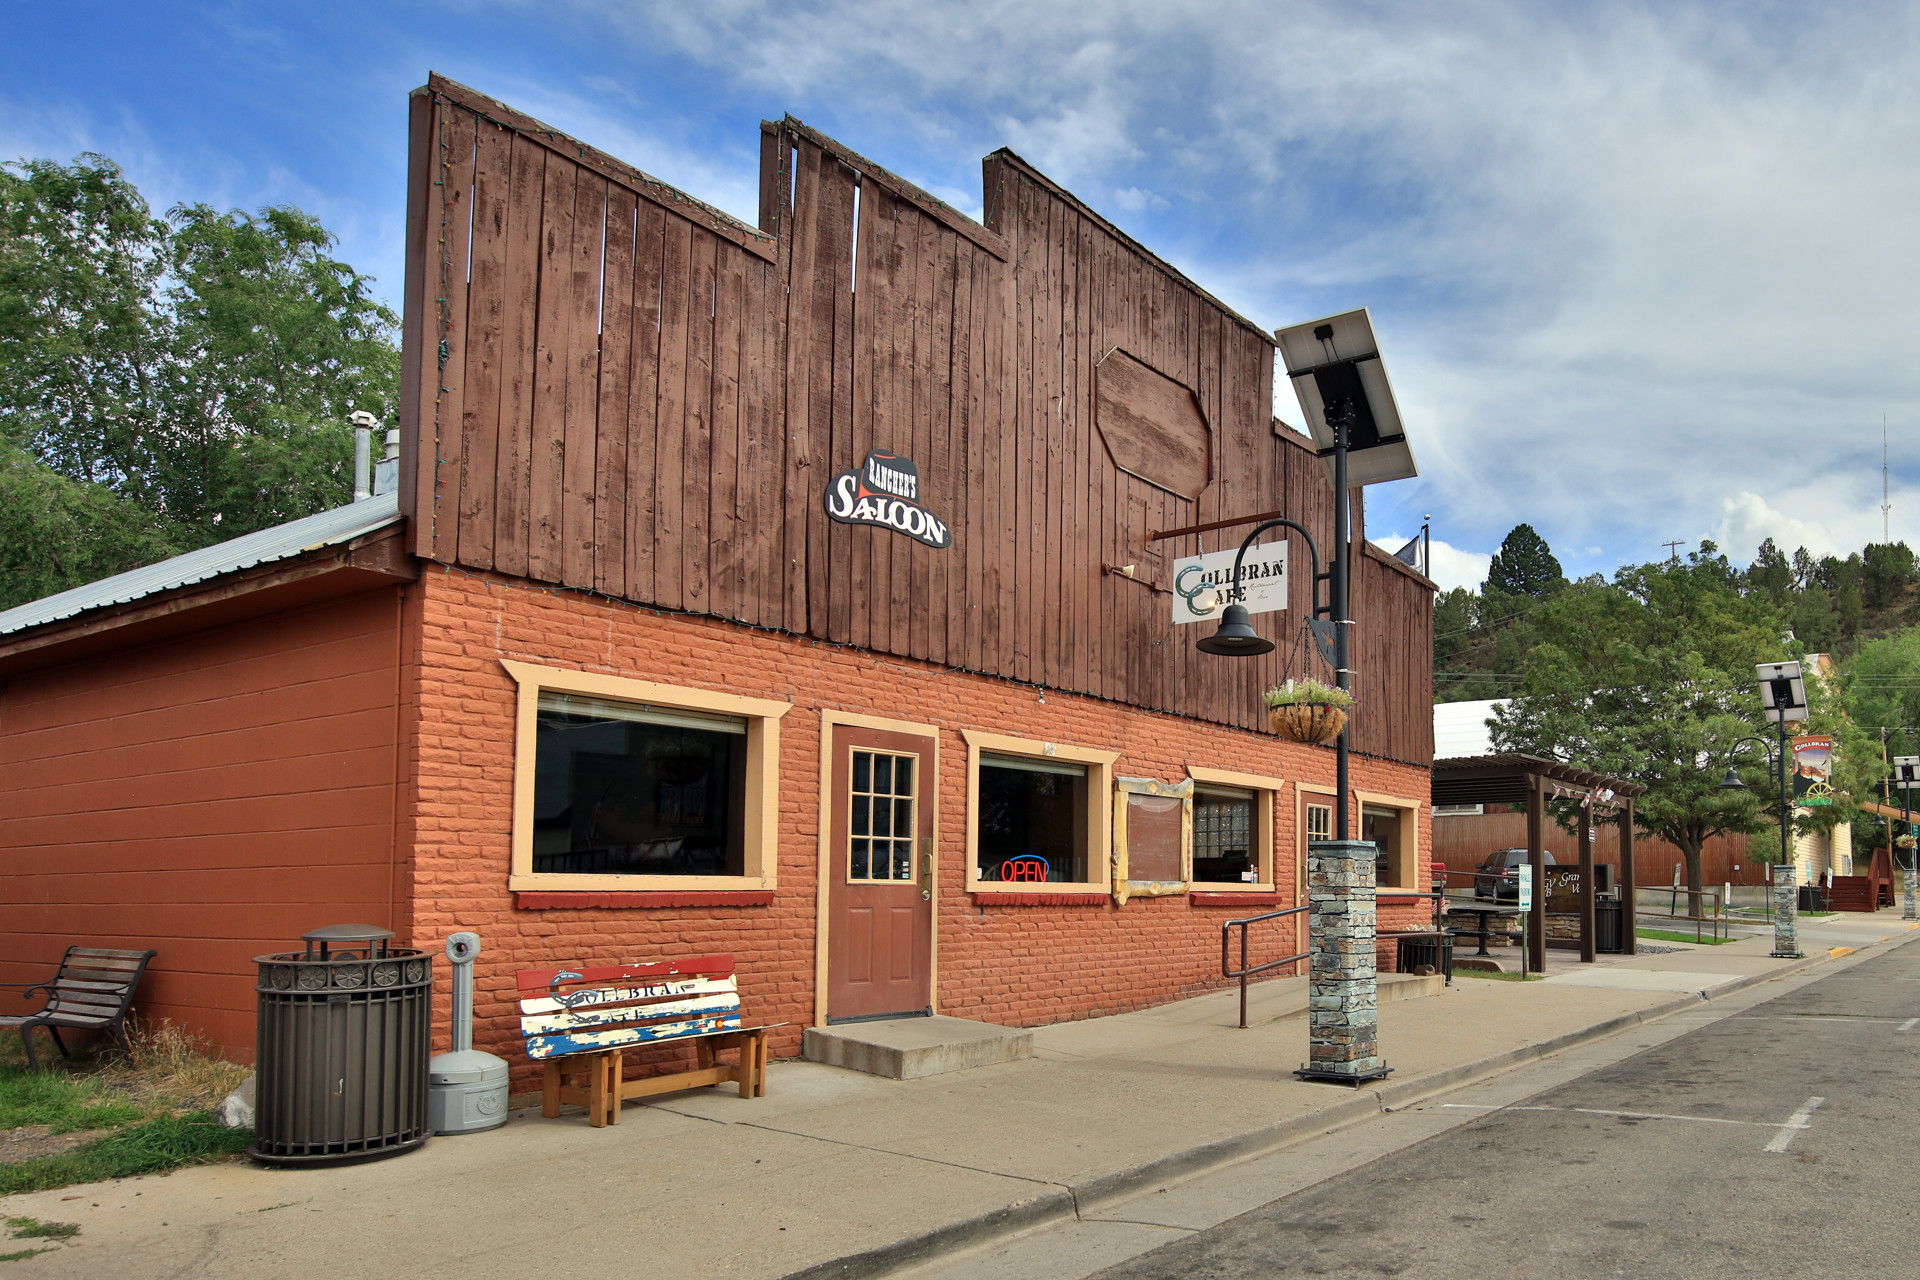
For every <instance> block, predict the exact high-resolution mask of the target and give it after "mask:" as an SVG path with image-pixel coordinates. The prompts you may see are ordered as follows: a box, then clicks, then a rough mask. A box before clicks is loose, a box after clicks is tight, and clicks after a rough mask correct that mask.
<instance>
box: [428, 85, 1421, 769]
mask: <svg viewBox="0 0 1920 1280" xmlns="http://www.w3.org/2000/svg"><path fill="white" fill-rule="evenodd" d="M761 139H762V149H761V184H760V190H761V198H760V225H759V227H757V228H756V227H749V226H746V225H745V224H743V223H741V222H738V221H737V220H735V219H733V218H731V217H729V216H728V215H726V214H724V213H722V212H720V211H718V210H716V209H713V208H710V207H709V206H707V205H704V204H702V203H700V202H699V201H697V200H694V199H692V198H691V197H689V196H686V195H684V194H682V193H680V192H678V191H675V190H673V189H671V188H669V187H666V186H665V185H663V184H661V183H659V182H657V181H655V180H654V179H651V178H649V177H647V176H646V175H644V174H641V173H639V172H638V171H636V170H634V169H632V168H631V167H629V166H627V165H625V164H623V163H621V162H619V161H617V160H615V159H613V158H612V157H610V156H607V155H604V154H602V153H600V152H598V151H595V150H594V149H593V148H591V147H588V146H585V145H583V144H581V143H579V142H576V141H574V140H573V139H571V138H567V137H565V136H563V135H560V134H558V133H556V132H554V131H552V130H550V129H548V128H547V127H545V126H544V125H541V124H539V123H538V122H537V121H534V120H531V119H529V118H527V117H525V116H523V115H521V114H519V113H518V112H515V111H513V110H512V109H511V108H508V107H506V106H504V105H502V104H500V103H498V102H495V101H493V100H491V99H489V98H486V97H484V96H482V95H480V94H478V93H475V92H474V91H472V90H470V89H467V88H465V87H463V86H460V85H457V84H454V83H453V82H451V81H447V80H444V79H442V78H439V77H435V78H434V79H433V80H432V81H431V83H430V84H429V85H428V86H427V87H426V88H423V89H421V90H419V91H417V92H416V94H415V96H414V99H413V104H412V144H411V180H410V183H409V204H408V252H407V273H408V274H407V286H406V288H407V302H406V330H405V370H406V379H407V382H406V390H405V398H404V403H403V409H402V429H403V446H402V467H403V475H402V509H403V511H405V512H406V513H407V514H408V515H409V516H410V517H411V522H410V529H411V536H412V539H413V548H414V550H415V552H416V553H417V554H419V555H420V556H422V557H425V558H428V559H431V560H437V561H440V562H443V563H445V564H447V565H452V566H460V567H463V568H466V569H468V570H480V571H491V572H495V573H499V574H502V575H507V576H511V577H514V578H524V579H530V580H533V581H535V582H541V583H551V584H555V585H557V586H561V587H568V588H576V589H579V590H583V591H592V592H596V593H599V594H602V595H606V596H612V597H616V598H619V599H624V600H628V601H632V602H634V603H637V604H642V605H648V606H652V607H654V608H658V609H661V610H666V611H678V612H685V613H691V614H705V615H711V616H714V617H717V618H723V619H731V620H734V621H737V622H742V623H746V624H750V625H753V626H757V627H763V628H768V629H771V630H774V631H781V632H788V633H792V634H794V635H799V636H806V637H811V638H813V639H816V640H820V641H827V642H831V643H834V644H841V645H849V646H854V647H857V648H860V649H864V650H870V651H872V652H875V653H878V654H887V655H893V656H897V657H903V658H913V659H922V660H925V661H927V662H930V663H934V664H939V665H942V666H946V667H951V668H959V669H962V670H966V671H973V672H979V673H984V674H988V675H993V676H1000V677H1004V678H1007V679H1011V680H1014V681H1019V682H1023V683H1028V684H1033V685H1040V686H1044V687H1046V688H1052V689H1060V690H1066V691H1071V692H1076V693H1084V694H1088V695H1092V696H1095V697H1098V698H1103V699H1108V700H1112V701H1115V702H1119V703H1123V704H1127V705H1131V706H1135V707H1140V708H1145V709H1150V710H1154V711H1162V712H1171V713H1175V714H1178V715H1181V716H1186V717H1190V718H1194V719H1197V720H1202V721H1209V722H1214V723H1219V724H1226V725H1233V726H1238V727H1240V728H1244V729H1253V730H1258V729H1260V728H1262V727H1263V725H1264V711H1263V709H1262V707H1261V705H1260V699H1259V691H1260V689H1262V688H1263V687H1265V686H1266V685H1268V684H1270V683H1272V682H1274V681H1275V680H1277V679H1279V678H1282V677H1283V675H1284V674H1285V673H1287V672H1288V671H1289V670H1291V671H1292V672H1293V673H1295V674H1299V673H1303V672H1304V671H1306V670H1307V662H1306V648H1305V646H1303V645H1302V644H1301V643H1300V639H1299V633H1300V630H1301V625H1302V621H1301V620H1302V619H1304V618H1305V617H1307V616H1308V613H1309V604H1310V590H1311V587H1310V583H1309V581H1308V579H1309V575H1308V574H1307V573H1306V572H1305V571H1304V570H1305V565H1306V560H1305V557H1304V555H1301V554H1300V553H1299V552H1300V549H1298V548H1296V553H1295V554H1296V564H1297V565H1298V566H1299V567H1298V568H1297V569H1296V570H1295V571H1294V572H1293V573H1292V574H1291V596H1292V601H1293V607H1292V608H1291V609H1290V610H1288V611H1287V612H1286V613H1283V614H1271V615H1264V616H1258V617H1256V620H1255V625H1256V627H1258V628H1259V629H1260V630H1262V631H1265V632H1268V633H1269V634H1271V635H1273V637H1274V639H1275V640H1276V642H1277V643H1278V646H1279V647H1278V650H1277V651H1276V653H1274V654H1273V655H1271V656H1269V657H1266V658H1262V659H1255V660H1245V659H1242V660H1231V661H1229V660H1222V659H1219V658H1214V657H1210V656H1208V655H1205V654H1202V653H1199V652H1196V651H1195V650H1194V648H1193V647H1192V644H1191V641H1192V640H1193V639H1195V638H1197V634H1198V632H1197V628H1196V627H1180V628H1175V627H1173V626H1171V625H1170V624H1169V621H1168V618H1169V615H1170V598H1169V596H1168V595H1167V594H1166V590H1167V586H1168V581H1169V578H1170V563H1171V560H1172V559H1173V558H1174V557H1175V556H1181V555H1191V554H1194V553H1195V552H1197V551H1200V550H1203V549H1204V550H1208V551H1211V550H1216V549H1218V548H1220V547H1228V546H1232V545H1235V544H1236V543H1237V542H1238V539H1239V537H1240V536H1241V534H1242V532H1243V530H1239V529H1229V530H1224V531H1220V532H1217V533H1212V534H1207V535H1201V536H1199V537H1186V538H1181V539H1174V540H1166V541H1158V542H1156V541H1152V540H1151V535H1152V534H1153V533H1155V532H1156V531H1160V530H1165V529H1170V528H1178V527H1184V526H1189V525H1193V524H1199V523H1204V522H1208V521H1212V520H1219V519H1223V518H1226V517H1231V516H1239V515H1251V514H1256V513H1260V512H1268V511H1284V512H1286V513H1287V514H1289V515H1290V516H1291V517H1293V518H1294V519H1297V520H1299V521H1300V522H1301V523H1302V524H1304V525H1306V526H1307V527H1308V528H1309V529H1312V530H1313V531H1314V538H1315V542H1316V543H1317V544H1318V545H1319V547H1320V548H1321V550H1322V554H1323V555H1326V554H1329V553H1330V550H1331V547H1332V544H1333V502H1332V498H1333V494H1332V490H1331V486H1330V484H1329V482H1328V477H1327V474H1326V470H1325V466H1324V464H1323V463H1322V462H1321V461H1320V460H1318V459H1317V458H1316V457H1315V454H1314V451H1313V448H1312V445H1311V442H1310V441H1309V440H1308V439H1307V438H1306V437H1305V436H1303V435H1301V434H1299V433H1296V432H1294V431H1292V430H1290V429H1288V428H1287V427H1286V426H1284V425H1283V424H1282V423H1280V422H1279V421H1277V420H1276V419H1275V418H1274V416H1273V412H1272V406H1273V404H1274V385H1273V382H1274V364H1275V361H1274V350H1273V342H1272V338H1271V337H1270V335H1268V334H1267V333H1265V332H1263V331H1262V330H1260V329H1258V328H1256V327H1255V326H1254V325H1252V324H1251V323H1250V322H1249V321H1247V320H1245V319H1243V318H1242V317H1240V316H1238V315H1236V314H1235V313H1234V312H1232V311H1231V310H1229V309H1228V308H1226V307H1225V306H1223V305H1221V304H1220V303H1219V302H1218V301H1217V300H1215V299H1214V298H1212V297H1210V296H1209V295H1208V294H1207V293H1205V292H1204V291H1203V290H1201V289H1200V288H1199V287H1198V286H1196V285H1195V284H1194V283H1193V282H1192V281H1190V280H1188V279H1186V278H1185V277H1184V276H1182V275H1181V274H1180V273H1179V272H1177V271H1175V270H1174V269H1173V268H1171V267H1170V266H1168V265H1167V264H1166V263H1164V262H1162V261H1161V260H1160V259H1158V258H1156V257H1155V256H1154V255H1152V254H1151V253H1149V252H1148V251H1146V250H1145V249H1143V248H1142V247H1141V246H1140V245H1138V244H1137V243H1135V242H1134V241H1133V240H1131V239H1129V238H1128V237H1127V236H1126V235H1125V234H1124V233H1123V232H1121V231H1119V230H1118V229H1117V228H1115V227H1114V226H1113V225H1112V224H1111V223H1109V222H1107V221H1106V220H1105V219H1103V218H1101V217H1100V216H1099V215H1098V214H1097V213H1095V212H1093V211H1092V210H1091V209H1089V208H1087V207H1086V206H1085V205H1083V204H1082V203H1080V202H1079V201H1078V200H1076V199H1075V198H1074V197H1073V196H1072V195H1070V194H1069V193H1067V192H1066V191H1064V190H1062V189H1061V188H1059V187H1058V186H1057V185H1055V184H1054V183H1052V182H1050V181H1049V180H1048V179H1047V178H1046V177H1045V176H1044V175H1042V174H1041V173H1039V172H1038V171H1037V170H1036V169H1034V168H1033V167H1032V166H1031V165H1029V164H1027V163H1026V162H1025V161H1023V160H1022V159H1021V158H1020V157H1018V156H1016V155H1014V154H1013V153H1012V152H1011V151H1004V150H1003V151H999V152H996V153H994V154H993V155H991V156H989V157H987V159H986V161H985V164H984V184H985V198H984V208H985V218H986V222H985V225H984V226H983V225H980V224H978V223H975V222H973V221H972V220H971V219H969V218H967V217H965V216H963V215H961V214H960V213H958V212H956V211H955V210H953V209H952V208H950V207H949V206H947V205H945V204H943V203H941V202H940V201H939V200H937V199H935V198H934V197H932V196H930V195H928V194H927V193H926V192H924V191H921V190H919V189H918V188H916V187H914V186H912V185H911V184H909V183H907V182H904V181H902V180H901V179H899V178H897V177H895V176H894V175H892V174H890V173H888V172H886V171H885V170H883V169H881V168H880V167H878V166H877V165H874V164H873V163H871V162H870V161H868V160H866V159H864V158H862V157H861V156H859V155H857V154H855V153H853V152H852V151H850V150H848V149H847V148H845V147H842V146H840V145H839V144H837V143H835V142H833V141H832V140H830V139H828V138H825V137H823V136H821V135H820V134H818V133H817V132H815V131H814V130H812V129H810V128H808V127H807V126H806V125H804V124H802V123H801V122H800V121H798V120H795V119H793V118H791V117H789V118H787V119H785V120H783V121H778V122H770V123H766V124H764V125H763V126H762V135H761ZM873 452H879V453H882V454H890V455H895V456H897V457H899V458H903V459H907V460H910V461H911V462H912V463H913V464H914V465H915V467H916V468H917V473H918V477H919V481H920V491H919V495H918V496H919V500H920V502H921V504H922V505H923V506H924V507H925V508H926V509H927V510H928V511H930V512H932V513H933V514H934V515H935V516H937V517H938V518H939V519H940V520H941V521H943V522H945V524H946V525H947V526H949V527H950V529H951V545H950V546H948V547H945V548H943V549H936V548H934V547H930V546H927V545H924V544H923V543H921V542H919V541H916V540H914V539H913V538H910V537H904V536H900V535H899V534H897V533H895V532H892V531H890V530H886V529H881V528H875V527H871V526H859V525H851V524H844V523H838V522H836V521H834V520H831V519H829V518H828V516H827V514H826V511H825V508H824V506H823V497H824V495H825V493H826V490H827V488H828V486H829V484H830V482H831V480H832V478H833V477H835V476H837V475H840V474H841V473H844V472H848V471H852V470H855V469H857V468H859V467H860V466H861V463H862V460H863V459H864V458H866V456H867V455H868V454H869V453H873ZM1202 538H1204V539H1205V544H1204V546H1203V545H1202ZM1356 539H1357V540H1358V545H1359V547H1360V548H1364V550H1362V551H1361V552H1360V553H1359V554H1356V555H1355V556H1354V559H1353V565H1354V582H1353V600H1354V605H1353V612H1354V616H1355V617H1356V618H1357V619H1359V625H1358V626H1357V627H1356V630H1355V637H1354V639H1355V642H1356V643H1355V658H1356V663H1355V665H1356V667H1357V669H1358V676H1357V684H1356V688H1357V692H1358V694H1359V697H1360V699H1361V708H1362V709H1361V711H1360V713H1359V714H1358V715H1357V716H1356V717H1355V721H1354V727H1353V744H1354V748H1355V750H1356V751H1359V752H1362V753H1364V754H1367V755H1371V756H1375V757H1379V758H1384V759H1389V760H1395V761H1401V762H1406V763H1410V764H1416V765H1421V766H1424V765H1425V764H1427V763H1428V762H1429V761H1430V760H1431V758H1432V716H1431V711H1430V707H1431V701H1432V699H1431V683H1432V679H1431V662H1430V659H1429V655H1430V653H1431V618H1432V609H1431V590H1432V588H1431V585H1430V584H1429V583H1428V582H1426V580H1425V579H1423V578H1420V577H1418V576H1417V575H1415V574H1413V573H1411V572H1410V571H1408V570H1406V569H1405V568H1404V567H1403V566H1401V565H1400V564H1398V563H1397V562H1395V561H1393V560H1392V559H1391V558H1390V557H1386V556H1384V555H1381V554H1380V553H1378V552H1376V551H1374V550H1372V549H1371V548H1366V547H1365V544H1364V540H1363V539H1361V538H1360V532H1359V530H1358V529H1356ZM1128 564H1131V565H1135V566H1136V569H1135V575H1134V577H1133V578H1132V579H1129V578H1126V577H1124V576H1121V575H1117V574H1111V573H1107V572H1104V571H1103V566H1108V565H1128ZM1199 625H1200V626H1205V625H1207V624H1199ZM1320 674H1323V675H1324V674H1325V673H1324V671H1322V672H1321V673H1320Z"/></svg>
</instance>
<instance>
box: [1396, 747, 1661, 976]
mask: <svg viewBox="0 0 1920 1280" xmlns="http://www.w3.org/2000/svg"><path fill="white" fill-rule="evenodd" d="M1606 791H1611V792H1612V793H1613V800H1612V803H1614V804H1617V805H1619V806H1620V807H1621V813H1620V901H1621V910H1622V912H1624V915H1623V917H1622V919H1621V938H1620V945H1621V947H1622V948H1624V949H1625V951H1626V953H1627V954H1628V955H1632V954H1634V953H1635V952H1636V951H1637V950H1638V947H1637V946H1636V945H1635V938H1634V928H1633V919H1634V907H1635V903H1634V875H1633V798H1634V797H1635V796H1638V795H1643V794H1645V792H1646V788H1645V787H1643V786H1641V785H1640V784H1639V783H1637V782H1628V781H1626V780H1625V779H1623V778H1611V777H1608V776H1607V775H1606V774H1604V773H1593V772H1591V771H1589V770H1586V769H1579V768H1575V767H1574V766H1573V765H1570V764H1562V763H1561V762H1560V761H1558V760H1547V759H1544V758H1542V757H1540V756H1528V755H1518V754H1507V755H1491V756H1464V757H1459V758H1456V759H1451V760H1435V761H1434V762H1433V803H1434V805H1435V806H1436V807H1438V806H1441V805H1456V804H1524V805H1526V806H1527V862H1528V863H1529V864H1530V865H1531V866H1532V867H1533V883H1534V885H1535V892H1534V898H1533V910H1532V911H1531V912H1529V913H1528V916H1527V923H1526V928H1527V967H1528V968H1530V969H1532V970H1533V971H1535V972H1536V973H1537V972H1541V971H1543V970H1545V968H1546V946H1547V895H1546V892H1545V885H1546V824H1547V801H1548V800H1549V799H1552V798H1554V797H1555V796H1560V797H1564V798H1579V797H1582V796H1586V797H1593V796H1596V795H1598V794H1599V793H1601V792H1606ZM1579 840H1580V959H1581V960H1582V961H1584V962H1586V963H1588V964H1591V963H1592V962H1593V954H1594V946H1593V944H1594V927H1593V902H1594V875H1593V805H1592V804H1583V805H1581V806H1580V830H1579Z"/></svg>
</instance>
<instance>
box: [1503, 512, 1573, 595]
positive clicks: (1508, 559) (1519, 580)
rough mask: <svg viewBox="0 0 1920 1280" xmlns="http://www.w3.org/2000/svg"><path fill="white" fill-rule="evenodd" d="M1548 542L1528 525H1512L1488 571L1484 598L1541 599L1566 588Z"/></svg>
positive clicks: (1564, 578) (1564, 575)
mask: <svg viewBox="0 0 1920 1280" xmlns="http://www.w3.org/2000/svg"><path fill="white" fill-rule="evenodd" d="M1566 581H1567V577H1566V574H1565V573H1563V572H1562V571H1561V569H1560V561H1559V560H1557V559H1556V558H1555V557H1554V554H1553V550H1552V548H1550V547H1548V546H1547V540H1546V539H1545V538H1543V537H1541V536H1540V535H1539V534H1538V533H1536V532H1535V531H1534V528H1533V526H1532V525H1530V524H1520V525H1515V526H1514V527H1513V530H1512V531H1511V532H1510V533H1508V534H1507V536H1506V538H1505V540H1504V541H1502V542H1501V543H1500V550H1499V551H1497V552H1495V553H1494V557H1493V563H1492V564H1491V565H1490V566H1488V568H1487V587H1486V594H1487V595H1489V596H1492V595H1503V596H1526V597H1529V598H1531V599H1534V600H1540V599H1544V598H1545V597H1547V596H1548V595H1551V594H1552V593H1553V592H1555V591H1557V590H1559V589H1560V588H1561V587H1563V586H1565V585H1566Z"/></svg>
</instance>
